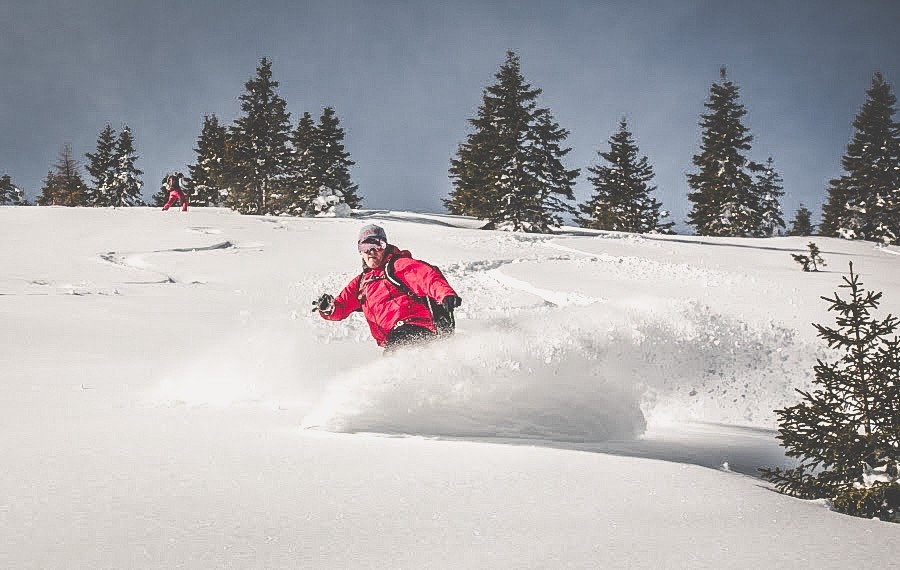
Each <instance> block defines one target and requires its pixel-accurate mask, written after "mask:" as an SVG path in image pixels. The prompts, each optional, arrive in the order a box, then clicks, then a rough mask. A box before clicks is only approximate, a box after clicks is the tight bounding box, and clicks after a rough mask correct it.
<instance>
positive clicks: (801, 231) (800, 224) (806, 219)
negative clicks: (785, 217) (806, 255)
mask: <svg viewBox="0 0 900 570" xmlns="http://www.w3.org/2000/svg"><path fill="white" fill-rule="evenodd" d="M811 219H812V212H810V211H809V208H807V207H806V206H804V205H803V204H800V207H799V208H797V213H796V214H794V219H793V220H791V229H789V230H788V232H787V235H789V236H811V235H812V233H813V229H814V226H813V224H812V221H811Z"/></svg>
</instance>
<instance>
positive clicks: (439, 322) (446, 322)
mask: <svg viewBox="0 0 900 570" xmlns="http://www.w3.org/2000/svg"><path fill="white" fill-rule="evenodd" d="M395 260H396V258H395V257H391V259H389V260H388V262H387V264H385V266H384V276H385V278H386V279H387V280H388V281H389V282H390V283H391V284H392V285H393V286H394V287H396V288H397V289H400V291H401V292H403V293H405V294H407V295H409V296H410V297H415V298H416V299H419V300H420V301H422V302H423V303H425V305H426V306H427V307H428V310H429V311H430V312H431V320H432V321H434V328H435V329H436V330H437V334H438V335H439V336H445V335H451V334H453V332H454V331H455V330H456V319H455V318H454V317H453V313H452V312H450V311H448V310H447V309H445V308H444V306H443V305H441V304H440V303H438V302H437V301H436V300H434V299H432V298H431V297H419V296H418V295H416V294H415V293H413V292H412V291H410V289H409V287H407V286H406V283H404V282H403V281H401V280H400V279H399V278H398V277H397V274H396V273H394V261H395ZM421 263H425V265H427V266H428V267H430V268H432V269H434V270H435V271H437V272H438V275H440V276H441V278H442V279H443V280H444V281H446V280H447V278H446V277H444V274H443V273H442V272H441V270H440V268H439V267H437V266H435V265H431V264H430V263H426V262H424V261H422V262H421Z"/></svg>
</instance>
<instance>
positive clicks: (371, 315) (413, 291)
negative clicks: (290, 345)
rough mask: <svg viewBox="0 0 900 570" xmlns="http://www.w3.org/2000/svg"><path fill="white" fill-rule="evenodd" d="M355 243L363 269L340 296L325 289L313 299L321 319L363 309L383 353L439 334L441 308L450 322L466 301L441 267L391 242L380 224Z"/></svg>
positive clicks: (339, 317)
mask: <svg viewBox="0 0 900 570" xmlns="http://www.w3.org/2000/svg"><path fill="white" fill-rule="evenodd" d="M357 245H358V247H359V253H360V255H361V256H362V261H363V271H362V273H360V274H359V275H357V276H356V277H354V278H353V279H352V280H351V281H350V283H348V284H347V286H346V287H344V289H343V290H342V291H341V292H340V294H338V296H337V297H336V298H335V297H332V296H331V295H329V294H327V293H326V294H324V295H322V296H321V297H319V299H318V300H316V301H313V310H314V311H318V312H319V314H320V315H321V316H322V318H323V319H327V320H329V321H340V320H343V319H345V318H347V317H348V316H350V314H351V313H353V312H354V311H359V310H361V311H362V313H363V315H364V316H365V318H366V321H368V323H369V329H370V330H371V331H372V336H373V337H374V338H375V342H377V343H378V346H381V347H384V349H385V352H391V351H393V350H394V349H396V348H398V347H401V346H407V345H411V344H418V343H422V342H426V341H428V340H431V339H433V338H435V337H436V336H437V334H438V328H439V327H438V326H436V324H435V314H436V313H437V312H438V311H440V312H441V313H442V314H444V315H449V319H450V320H451V321H452V318H453V309H455V308H456V307H458V306H460V305H461V304H462V300H461V299H460V298H459V296H458V295H457V294H456V292H455V291H454V290H453V288H452V287H451V286H450V284H449V283H447V280H446V279H445V278H444V276H443V275H442V274H441V272H440V271H439V270H438V269H436V268H435V267H432V266H431V265H429V264H427V263H425V262H423V261H419V260H416V259H413V258H412V255H411V254H410V253H409V252H408V251H404V250H401V249H399V248H397V247H396V246H393V245H390V244H388V241H387V235H386V234H385V232H384V229H383V228H381V227H379V226H376V225H368V226H365V227H364V228H362V230H360V232H359V239H358V240H357ZM431 303H438V304H439V305H440V307H435V306H433V305H431Z"/></svg>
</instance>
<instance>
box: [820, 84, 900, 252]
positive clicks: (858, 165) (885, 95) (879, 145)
mask: <svg viewBox="0 0 900 570" xmlns="http://www.w3.org/2000/svg"><path fill="white" fill-rule="evenodd" d="M896 103H897V98H896V97H895V96H894V94H893V92H892V91H891V86H890V85H889V84H888V83H887V81H885V79H884V77H883V76H882V75H881V73H876V74H875V76H874V78H873V79H872V86H871V87H870V88H869V89H868V90H867V91H866V101H865V103H864V104H863V106H862V109H860V111H859V114H857V116H856V119H855V120H854V121H853V127H854V129H855V132H854V134H853V138H852V140H851V141H850V143H849V144H848V145H847V152H846V153H845V154H844V156H843V158H842V160H841V164H842V166H843V169H844V171H845V174H843V175H842V176H840V177H839V178H836V179H833V180H831V181H830V182H829V187H828V197H827V199H826V202H825V204H824V206H823V207H822V224H821V226H820V228H819V231H820V233H821V234H822V235H826V236H831V237H843V238H846V239H865V240H872V241H880V242H883V243H886V244H898V243H900V124H898V123H897V122H896V121H894V119H893V116H894V112H895V105H896Z"/></svg>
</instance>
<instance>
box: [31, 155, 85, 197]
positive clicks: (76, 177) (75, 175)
mask: <svg viewBox="0 0 900 570" xmlns="http://www.w3.org/2000/svg"><path fill="white" fill-rule="evenodd" d="M80 170H81V165H80V164H79V163H78V161H77V160H75V158H74V157H73V156H72V146H71V145H69V143H66V144H64V145H63V148H62V150H61V151H60V153H59V158H58V159H57V161H56V164H54V165H53V168H52V169H51V170H50V171H49V172H47V178H46V179H45V180H44V186H43V187H42V188H41V195H40V196H38V199H37V204H38V206H83V205H84V204H85V196H86V195H87V192H88V188H87V185H86V184H85V183H84V179H83V178H82V177H81V172H80Z"/></svg>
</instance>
